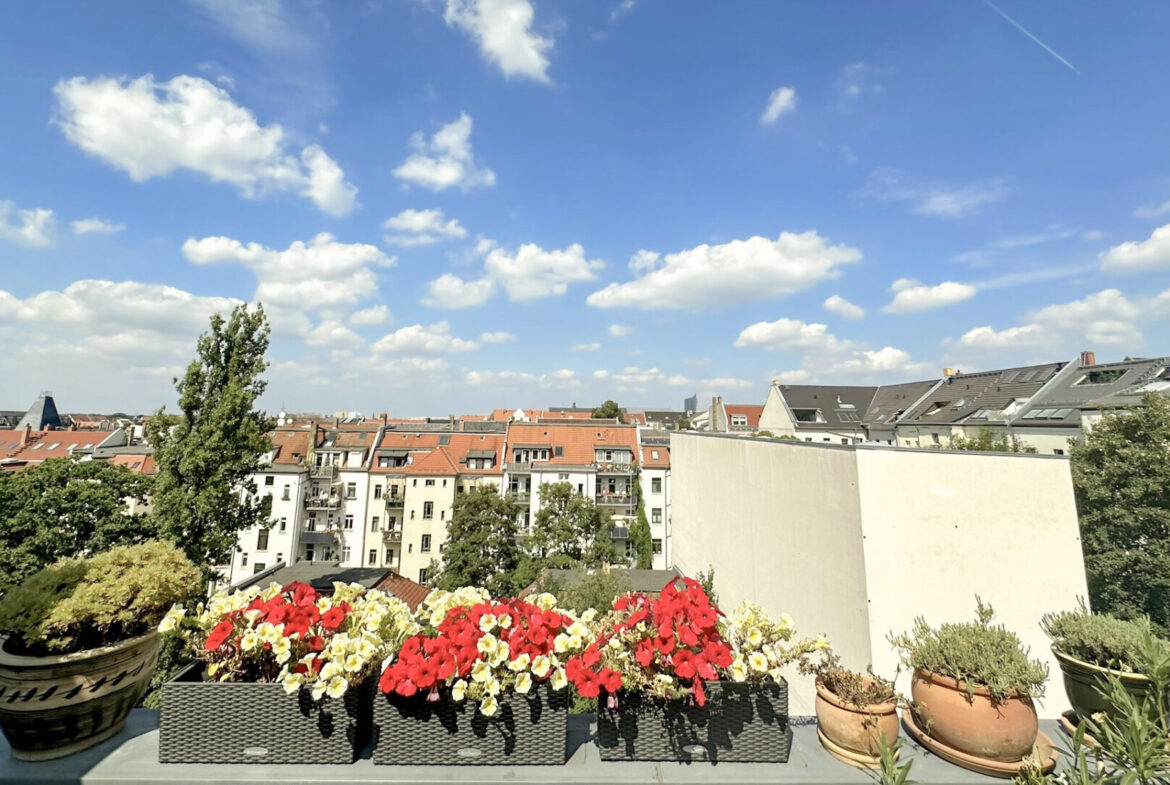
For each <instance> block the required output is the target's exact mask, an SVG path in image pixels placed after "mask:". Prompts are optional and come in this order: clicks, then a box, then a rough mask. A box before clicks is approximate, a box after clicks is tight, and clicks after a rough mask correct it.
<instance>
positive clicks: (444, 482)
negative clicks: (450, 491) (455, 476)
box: [443, 480, 447, 488]
mask: <svg viewBox="0 0 1170 785" xmlns="http://www.w3.org/2000/svg"><path fill="white" fill-rule="evenodd" d="M443 487H444V488H446V487H447V481H446V480H443Z"/></svg>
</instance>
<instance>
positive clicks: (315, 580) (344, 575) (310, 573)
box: [265, 561, 390, 591]
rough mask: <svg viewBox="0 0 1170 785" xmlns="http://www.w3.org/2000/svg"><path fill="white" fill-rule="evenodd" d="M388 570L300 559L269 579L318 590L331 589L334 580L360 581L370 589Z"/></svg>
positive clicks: (345, 581) (281, 583)
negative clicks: (294, 583)
mask: <svg viewBox="0 0 1170 785" xmlns="http://www.w3.org/2000/svg"><path fill="white" fill-rule="evenodd" d="M389 572H390V568H389V567H342V566H341V565H340V564H339V563H337V562H323V561H311V562H305V561H302V562H297V563H296V564H293V565H290V566H288V567H282V568H281V569H279V570H277V571H276V572H275V573H273V574H272V578H271V580H274V581H276V582H277V583H279V584H280V585H281V586H284V585H285V584H287V583H292V582H293V581H299V582H300V583H307V584H309V585H310V586H312V587H313V588H314V589H317V590H318V591H321V590H328V591H332V590H333V582H334V581H340V582H342V583H360V584H361V585H362V586H365V587H366V588H367V589H372V588H374V586H375V585H376V584H377V583H378V581H380V580H382V579H383V578H385V577H386V575H387V574H388V573H389ZM265 585H267V581H265Z"/></svg>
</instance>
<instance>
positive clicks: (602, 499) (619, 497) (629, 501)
mask: <svg viewBox="0 0 1170 785" xmlns="http://www.w3.org/2000/svg"><path fill="white" fill-rule="evenodd" d="M597 503H598V504H606V505H616V506H620V507H630V506H633V505H634V504H636V503H637V497H636V496H634V494H632V493H599V494H597Z"/></svg>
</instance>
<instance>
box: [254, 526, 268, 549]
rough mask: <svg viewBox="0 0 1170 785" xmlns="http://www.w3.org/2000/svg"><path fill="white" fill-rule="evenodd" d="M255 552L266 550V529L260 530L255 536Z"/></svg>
mask: <svg viewBox="0 0 1170 785" xmlns="http://www.w3.org/2000/svg"><path fill="white" fill-rule="evenodd" d="M256 550H258V551H266V550H268V530H267V529H261V530H260V532H259V533H258V534H257V535H256Z"/></svg>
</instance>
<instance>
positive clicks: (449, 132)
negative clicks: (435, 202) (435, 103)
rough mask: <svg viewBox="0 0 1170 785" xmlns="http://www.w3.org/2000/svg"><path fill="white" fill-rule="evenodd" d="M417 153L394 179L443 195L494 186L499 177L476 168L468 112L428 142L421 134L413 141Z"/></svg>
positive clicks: (489, 170) (399, 170) (407, 161)
mask: <svg viewBox="0 0 1170 785" xmlns="http://www.w3.org/2000/svg"><path fill="white" fill-rule="evenodd" d="M410 146H411V147H413V148H414V150H415V152H413V153H411V154H410V156H409V157H407V159H406V160H405V161H404V162H403V163H402V165H401V166H399V167H398V168H397V169H395V170H394V176H395V177H397V178H398V179H400V180H405V181H407V182H408V183H414V184H415V185H421V186H423V187H424V188H430V189H431V190H432V191H443V190H445V189H447V188H452V187H455V186H458V187H459V188H461V189H462V190H464V191H469V190H471V189H472V188H475V187H477V186H485V187H486V186H491V185H495V182H496V173H495V172H493V171H492V170H491V169H480V168H478V167H477V166H476V165H475V156H474V155H473V153H472V151H471V117H470V115H468V114H467V113H466V112H462V113H460V115H459V119H457V120H454V121H452V122H450V123H448V124H447V125H445V126H443V127H442V128H440V129H439V130H438V131H436V132H435V133H434V135H432V136H431V138H430V141H427V139H426V137H425V136H423V134H422V132H421V131H419V132H417V133H415V134H414V136H412V137H411V140H410Z"/></svg>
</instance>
